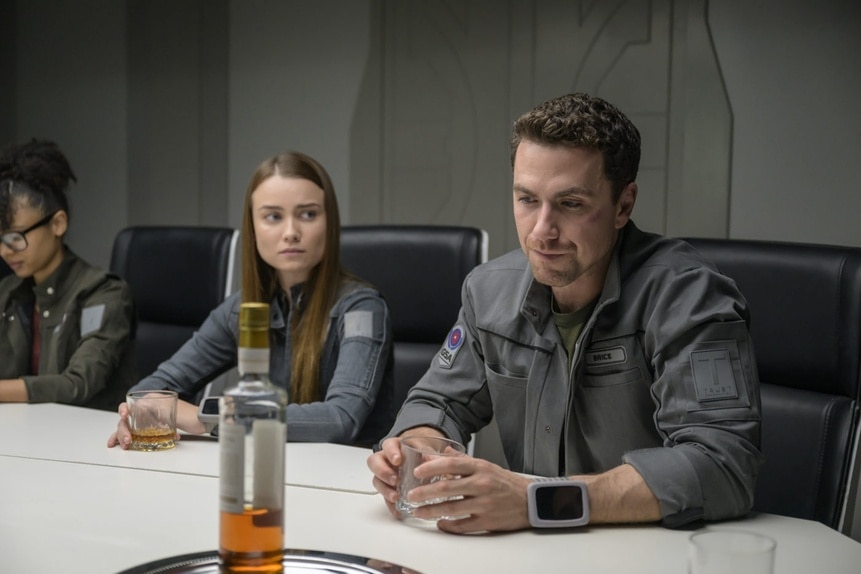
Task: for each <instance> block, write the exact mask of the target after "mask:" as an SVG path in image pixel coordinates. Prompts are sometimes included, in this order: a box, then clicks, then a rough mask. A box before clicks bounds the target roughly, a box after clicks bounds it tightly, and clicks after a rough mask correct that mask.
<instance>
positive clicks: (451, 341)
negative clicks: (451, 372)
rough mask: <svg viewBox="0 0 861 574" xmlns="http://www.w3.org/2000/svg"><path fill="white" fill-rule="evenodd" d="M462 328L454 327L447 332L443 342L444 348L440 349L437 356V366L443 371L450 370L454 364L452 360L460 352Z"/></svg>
mask: <svg viewBox="0 0 861 574" xmlns="http://www.w3.org/2000/svg"><path fill="white" fill-rule="evenodd" d="M463 337H464V332H463V327H461V326H460V325H455V326H454V328H453V329H452V330H451V331H450V332H449V334H448V337H447V338H446V340H445V346H444V347H443V348H442V349H440V351H439V355H437V356H438V357H439V366H440V367H442V368H443V369H450V368H451V366H452V365H453V364H454V359H455V357H457V354H458V353H459V352H460V350H461V348H462V347H463Z"/></svg>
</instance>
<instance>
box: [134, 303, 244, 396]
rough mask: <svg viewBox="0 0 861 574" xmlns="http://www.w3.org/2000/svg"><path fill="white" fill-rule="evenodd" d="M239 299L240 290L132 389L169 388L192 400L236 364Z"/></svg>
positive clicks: (217, 308)
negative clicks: (210, 382) (209, 383)
mask: <svg viewBox="0 0 861 574" xmlns="http://www.w3.org/2000/svg"><path fill="white" fill-rule="evenodd" d="M240 302H241V294H240V293H235V294H233V295H231V296H230V297H229V298H227V299H225V300H224V302H222V303H221V305H219V306H218V307H216V308H215V309H214V310H213V311H212V312H211V313H210V314H209V316H208V317H207V318H206V320H205V321H204V322H203V324H202V325H201V326H200V329H198V330H197V332H195V333H194V335H192V336H191V339H189V340H188V341H186V342H185V343H184V344H183V345H182V347H180V348H179V350H178V351H177V352H176V353H174V354H173V356H172V357H171V358H170V359H168V360H167V361H165V362H163V363H162V364H161V365H159V366H158V368H157V369H156V371H155V372H154V373H152V374H151V375H149V376H147V377H145V378H144V379H142V380H141V381H140V382H138V384H136V385H134V386H133V387H132V388H131V389H130V390H134V391H147V390H160V389H170V390H174V391H177V392H178V393H179V395H180V398H182V399H185V400H191V399H193V398H194V396H195V394H196V393H197V392H198V391H200V390H201V389H203V387H204V386H206V384H207V383H208V382H209V381H211V380H212V379H214V378H215V377H217V376H218V375H220V374H222V373H224V372H226V371H227V370H228V369H230V368H231V367H233V366H235V365H236V353H237V350H236V346H237V343H238V331H239V303H240Z"/></svg>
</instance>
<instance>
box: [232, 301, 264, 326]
mask: <svg viewBox="0 0 861 574" xmlns="http://www.w3.org/2000/svg"><path fill="white" fill-rule="evenodd" d="M239 329H240V330H242V329H251V330H253V331H256V330H259V329H266V330H268V329H269V305H268V304H267V303H242V304H241V305H240V306H239Z"/></svg>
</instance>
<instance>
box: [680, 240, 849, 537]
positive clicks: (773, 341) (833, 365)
mask: <svg viewBox="0 0 861 574" xmlns="http://www.w3.org/2000/svg"><path fill="white" fill-rule="evenodd" d="M688 241H689V242H690V243H691V244H692V245H693V246H694V247H695V248H696V249H697V250H698V251H700V252H701V253H702V254H703V255H705V256H706V257H708V258H710V259H711V260H712V261H714V262H715V263H716V264H717V266H718V267H719V268H720V269H721V271H722V272H724V273H725V274H726V275H728V276H729V277H731V278H732V279H734V280H735V282H736V284H737V285H738V287H739V289H740V290H741V292H742V293H743V294H744V296H745V298H747V300H748V303H749V305H750V312H751V335H752V337H753V343H754V348H755V351H756V360H757V365H758V368H759V377H760V381H761V383H762V386H761V394H762V411H763V412H762V417H763V421H762V451H763V454H764V455H765V458H766V461H765V463H764V465H763V467H762V469H761V473H760V476H759V482H758V484H757V489H756V501H755V505H754V509H755V510H759V511H762V512H769V513H773V514H782V515H787V516H794V517H798V518H806V519H813V520H818V521H819V522H822V523H824V524H826V525H828V526H830V527H832V528H837V529H840V530H844V531H845V528H846V526H848V524H846V523H845V521H846V520H847V518H844V514H845V512H844V509H845V508H846V506H847V502H848V501H847V494H848V493H849V490H850V489H849V486H850V480H852V479H853V474H854V472H855V471H854V470H853V469H852V468H851V465H852V460H853V453H854V452H855V450H856V448H857V436H858V417H859V399H861V395H859V387H861V249H859V248H851V247H838V246H827V245H811V244H793V243H781V242H765V241H743V240H728V239H695V238H692V239H688ZM848 521H849V522H850V523H851V517H848Z"/></svg>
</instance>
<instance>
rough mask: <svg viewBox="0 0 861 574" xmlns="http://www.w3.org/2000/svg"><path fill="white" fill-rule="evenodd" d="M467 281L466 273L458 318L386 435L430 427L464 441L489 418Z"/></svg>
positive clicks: (485, 381) (488, 403)
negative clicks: (414, 428)
mask: <svg viewBox="0 0 861 574" xmlns="http://www.w3.org/2000/svg"><path fill="white" fill-rule="evenodd" d="M470 286H471V281H470V278H467V280H466V281H465V282H464V285H463V288H462V292H461V299H462V302H463V305H462V307H461V310H460V313H459V314H458V319H457V323H455V325H454V327H452V330H451V331H450V332H449V334H448V336H447V337H446V340H445V341H440V351H439V352H438V353H437V355H436V356H434V358H433V360H432V361H431V364H430V367H429V368H428V371H427V372H426V373H425V375H424V376H423V377H422V378H421V380H419V382H418V383H417V384H416V385H415V387H413V389H412V390H411V391H410V394H409V395H408V397H407V400H406V402H405V403H404V406H403V408H402V409H401V411H400V413H399V414H398V418H397V420H396V421H395V424H394V426H393V428H392V430H391V432H390V433H389V436H397V435H399V434H401V433H402V432H404V431H406V430H408V429H410V428H413V427H417V426H430V427H434V428H436V429H438V430H440V431H441V432H443V433H444V434H445V435H446V436H448V437H450V438H453V439H456V440H459V441H461V442H462V443H463V444H466V443H467V442H468V441H469V438H470V435H471V434H472V433H474V432H475V431H477V430H478V429H480V428H482V427H484V426H485V425H486V424H487V423H488V422H490V420H491V418H492V417H493V407H492V405H491V401H490V394H489V392H488V389H487V379H486V375H485V371H484V357H483V353H482V348H481V340H480V338H479V336H478V331H477V329H476V326H475V314H474V311H473V309H474V307H473V305H472V302H471V299H472V294H471V292H470Z"/></svg>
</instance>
